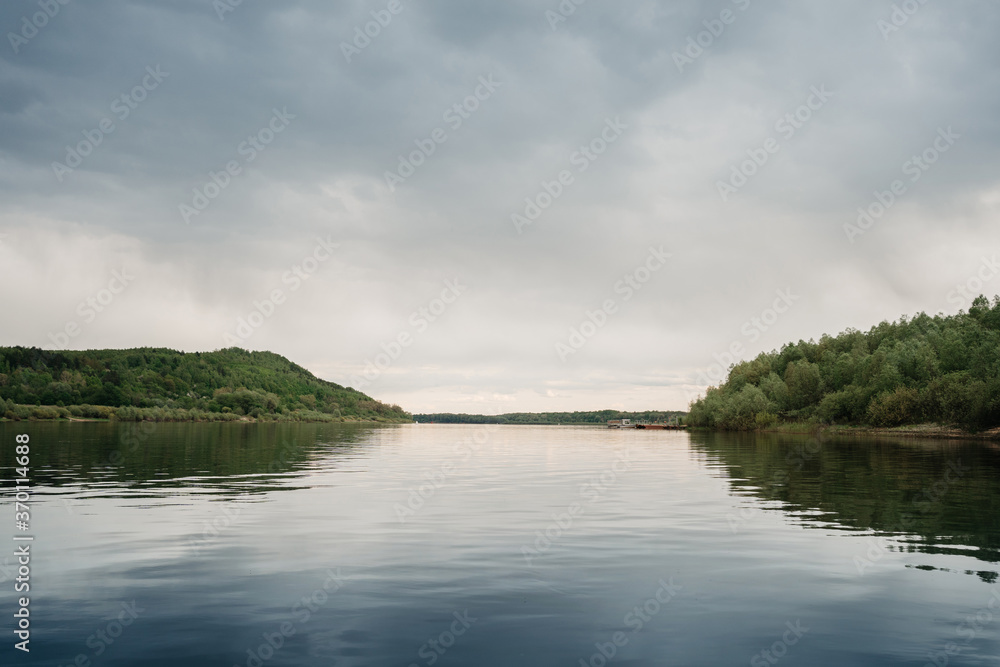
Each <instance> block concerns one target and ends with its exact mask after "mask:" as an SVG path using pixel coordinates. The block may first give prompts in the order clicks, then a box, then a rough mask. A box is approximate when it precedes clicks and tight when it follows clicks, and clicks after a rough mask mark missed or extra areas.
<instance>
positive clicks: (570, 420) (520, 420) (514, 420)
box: [413, 410, 684, 425]
mask: <svg viewBox="0 0 1000 667" xmlns="http://www.w3.org/2000/svg"><path fill="white" fill-rule="evenodd" d="M683 416H684V413H683V412H657V411H650V412H620V411H618V410H596V411H592V412H512V413H509V414H505V415H461V414H451V413H443V414H426V415H413V418H414V419H415V420H417V421H418V422H422V423H430V422H433V423H437V424H602V425H605V424H607V423H608V420H609V419H623V418H624V419H631V420H633V421H639V420H643V421H651V422H661V421H664V422H665V421H669V420H671V419H675V418H678V417H683Z"/></svg>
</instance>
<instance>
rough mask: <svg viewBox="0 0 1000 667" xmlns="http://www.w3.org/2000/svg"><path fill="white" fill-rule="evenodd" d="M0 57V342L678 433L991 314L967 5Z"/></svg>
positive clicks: (612, 10)
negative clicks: (219, 353)
mask: <svg viewBox="0 0 1000 667" xmlns="http://www.w3.org/2000/svg"><path fill="white" fill-rule="evenodd" d="M0 30H2V32H3V34H4V40H3V43H2V44H0V284H2V285H3V289H2V291H0V295H2V296H0V307H2V312H3V315H2V316H0V345H25V346H39V347H44V348H47V349H92V348H132V347H167V348H172V349H178V350H185V351H195V350H202V351H207V350H215V349H221V348H225V347H231V346H234V345H235V346H239V347H243V348H246V349H252V350H270V351H273V352H276V353H279V354H282V355H284V356H286V357H288V358H290V359H291V360H293V361H294V362H296V363H298V364H300V365H302V366H304V367H306V368H308V369H309V370H310V371H312V372H313V373H315V374H316V375H317V376H319V377H321V378H323V379H326V380H330V381H333V382H336V383H339V384H343V385H346V386H353V387H355V388H358V389H361V390H362V391H364V392H365V393H367V394H369V395H371V396H373V397H375V398H377V399H379V400H383V401H387V402H391V403H397V404H399V405H401V406H402V407H404V408H405V409H407V410H409V411H411V412H415V413H421V412H471V413H487V414H496V413H503V412H515V411H561V410H592V409H602V408H617V409H624V410H651V409H660V410H683V409H686V408H687V405H688V403H689V402H690V401H691V400H692V399H694V398H695V397H697V396H698V395H699V393H702V392H704V390H705V387H706V386H708V385H709V384H717V383H718V382H719V380H721V379H722V378H723V375H724V370H723V369H724V368H726V367H728V365H729V364H730V363H732V362H733V361H736V360H739V359H744V358H752V357H753V356H756V355H757V354H759V353H760V352H765V351H769V350H772V349H776V348H780V347H781V346H782V345H783V344H785V343H787V342H789V341H797V340H800V339H802V340H808V339H811V338H813V339H818V338H819V337H820V336H822V335H823V334H836V333H838V332H841V331H843V330H845V329H847V328H857V329H861V330H866V329H868V328H869V327H871V326H873V325H875V324H877V323H879V322H880V321H883V320H893V319H897V318H898V317H900V316H902V315H904V314H906V315H913V314H915V313H917V312H921V311H922V312H927V313H929V314H936V313H945V314H952V313H956V312H958V311H959V310H961V309H964V308H967V307H968V305H969V303H970V302H971V298H972V297H973V296H974V295H976V294H979V293H984V294H987V295H993V294H995V293H1000V279H996V275H997V274H998V273H1000V265H998V264H997V263H996V261H997V251H998V249H1000V243H998V241H1000V229H998V225H997V222H998V214H1000V170H998V166H1000V151H998V150H997V149H998V142H1000V49H998V48H997V46H996V34H997V33H998V32H1000V5H998V4H997V3H995V2H990V1H987V0H981V1H972V0H954V1H951V2H947V3H945V2H943V1H941V0H906V2H895V3H894V2H888V1H883V0H838V1H837V2H833V1H831V0H827V1H824V2H821V1H818V0H796V1H795V2H792V1H790V0H789V1H781V0H776V1H772V2H766V3H765V2H763V1H762V0H723V1H715V2H708V1H705V2H701V1H695V0H673V1H666V0H664V1H654V0H620V1H617V2H613V3H612V2H598V1H597V0H563V1H562V2H559V1H557V0H548V1H544V0H531V1H529V0H505V1H504V2H474V1H469V2H442V1H433V0H423V1H421V2H416V1H413V0H363V1H343V2H321V1H319V0H315V1H309V0H287V1H280V2H278V1H276V2H263V1H256V0H242V2H238V0H215V1H214V2H212V1H210V0H197V1H196V0H169V1H168V0H133V1H130V2H128V1H118V2H111V1H108V0H93V1H89V0H88V1H87V2H83V1H82V0H40V1H39V0H34V1H25V0H11V1H9V2H4V3H3V4H2V5H0ZM991 281H993V282H991Z"/></svg>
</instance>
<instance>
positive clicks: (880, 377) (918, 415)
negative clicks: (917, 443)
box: [687, 296, 1000, 431]
mask: <svg viewBox="0 0 1000 667" xmlns="http://www.w3.org/2000/svg"><path fill="white" fill-rule="evenodd" d="M687 421H688V423H689V424H690V425H692V426H706V427H714V428H720V429H726V430H754V429H760V428H766V427H769V426H772V425H774V424H776V423H779V422H784V421H814V422H819V423H824V424H849V425H869V426H881V427H891V426H901V425H911V424H921V423H930V422H933V423H937V424H942V425H953V426H958V427H961V428H964V429H966V430H969V431H979V430H985V429H989V428H993V427H996V426H1000V298H998V297H994V299H993V302H992V304H991V303H990V301H989V300H988V299H986V297H984V296H979V297H977V298H976V299H975V300H974V301H973V303H972V305H971V306H970V308H969V310H968V312H964V311H961V312H959V313H958V314H956V315H951V316H942V315H936V316H933V317H931V316H929V315H927V314H926V313H920V314H918V315H916V316H915V317H913V318H912V319H908V318H907V317H905V316H904V317H902V318H900V319H899V320H898V321H896V322H882V323H881V324H879V325H877V326H874V327H872V328H871V329H869V330H868V331H867V332H861V331H857V330H854V329H848V330H846V331H844V332H843V333H841V334H839V335H838V336H828V335H824V336H823V337H822V338H820V340H819V342H815V341H813V340H810V341H808V342H806V341H802V340H800V341H799V342H798V343H788V344H786V345H785V346H784V347H782V348H781V350H780V351H777V350H774V351H771V352H767V353H763V354H760V355H758V356H757V357H756V358H755V359H752V360H750V361H744V362H741V363H738V364H735V365H733V366H731V367H730V369H729V375H728V377H727V378H726V381H725V382H724V383H722V384H721V385H720V386H718V387H710V388H709V389H708V391H707V392H706V394H705V396H703V397H700V398H699V399H698V400H696V401H694V402H693V403H692V404H691V410H690V413H689V415H688V420H687Z"/></svg>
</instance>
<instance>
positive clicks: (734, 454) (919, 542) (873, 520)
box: [691, 432, 1000, 562]
mask: <svg viewBox="0 0 1000 667" xmlns="http://www.w3.org/2000/svg"><path fill="white" fill-rule="evenodd" d="M691 444H692V446H693V447H694V448H695V449H696V450H699V451H701V452H703V453H705V454H706V455H707V456H708V457H709V458H710V459H711V460H713V461H716V462H718V463H719V464H721V465H723V466H724V467H725V469H726V471H727V476H728V477H729V478H730V479H731V480H732V481H731V484H732V485H733V487H734V490H737V491H739V492H740V493H742V494H752V495H754V496H756V497H758V498H761V499H762V500H767V501H779V502H780V503H782V506H783V508H784V509H785V510H786V511H788V512H790V513H793V514H795V515H796V516H798V517H799V518H800V519H801V520H802V522H803V525H806V526H809V525H815V526H819V525H823V526H824V527H828V526H829V525H830V523H835V524H838V525H840V526H844V527H847V528H850V529H858V530H869V529H870V530H875V531H878V532H882V533H894V534H902V535H909V536H912V538H911V539H908V540H905V542H906V543H907V544H908V545H909V546H908V548H911V549H912V550H914V551H920V552H924V553H951V552H958V551H959V550H960V551H961V553H963V554H966V555H974V556H975V557H976V558H979V559H981V560H985V561H989V562H1000V474H998V473H1000V452H998V451H997V448H996V447H995V446H991V445H987V444H984V443H981V442H972V443H964V442H957V441H955V442H941V441H937V442H929V441H907V440H903V439H895V440H893V439H821V440H817V439H816V438H814V437H811V436H804V435H780V434H741V433H701V432H694V433H692V434H691ZM964 547H974V548H975V549H976V551H970V550H968V549H967V548H964Z"/></svg>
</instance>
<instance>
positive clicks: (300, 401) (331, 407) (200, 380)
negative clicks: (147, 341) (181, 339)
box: [0, 347, 411, 422]
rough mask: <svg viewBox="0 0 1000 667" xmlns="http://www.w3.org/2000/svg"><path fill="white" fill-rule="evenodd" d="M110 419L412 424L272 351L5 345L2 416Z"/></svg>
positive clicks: (0, 359)
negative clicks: (58, 348) (59, 348)
mask: <svg viewBox="0 0 1000 667" xmlns="http://www.w3.org/2000/svg"><path fill="white" fill-rule="evenodd" d="M31 406H34V408H32V407H31ZM42 406H45V407H42ZM53 413H55V414H53ZM112 414H114V416H115V417H117V418H118V419H122V420H138V419H157V420H168V421H169V420H189V419H213V420H229V419H240V418H255V419H259V420H310V421H383V422H404V421H411V419H410V415H409V414H407V413H406V412H404V411H403V410H402V408H400V407H399V406H396V405H386V404H384V403H380V402H379V401H376V400H374V399H372V398H370V397H368V396H366V395H365V394H362V393H361V392H359V391H357V390H355V389H349V388H345V387H341V386H340V385H338V384H334V383H332V382H327V381H325V380H321V379H319V378H317V377H316V376H315V375H313V374H312V373H310V372H309V371H307V370H306V369H304V368H302V367H301V366H298V365H296V364H294V363H292V362H291V361H289V360H288V359H285V358H284V357H282V356H280V355H277V354H274V353H272V352H248V351H246V350H242V349H240V348H229V349H226V350H219V351H217V352H190V353H184V352H177V351H175V350H168V349H162V348H137V349H132V350H84V351H62V352H59V351H56V352H53V351H47V350H40V349H38V348H25V347H0V416H6V417H7V418H8V419H18V418H21V419H24V418H31V417H34V418H54V417H59V416H63V417H66V416H76V417H109V416H111V415H112Z"/></svg>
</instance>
